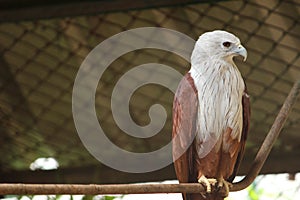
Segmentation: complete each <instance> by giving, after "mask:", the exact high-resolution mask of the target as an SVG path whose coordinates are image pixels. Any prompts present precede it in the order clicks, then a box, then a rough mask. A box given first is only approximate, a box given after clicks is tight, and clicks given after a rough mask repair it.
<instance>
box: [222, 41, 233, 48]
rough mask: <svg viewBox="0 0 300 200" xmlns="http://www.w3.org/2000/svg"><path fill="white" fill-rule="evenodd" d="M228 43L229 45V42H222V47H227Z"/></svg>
mask: <svg viewBox="0 0 300 200" xmlns="http://www.w3.org/2000/svg"><path fill="white" fill-rule="evenodd" d="M230 45H231V43H230V42H223V46H224V47H227V48H228V47H230Z"/></svg>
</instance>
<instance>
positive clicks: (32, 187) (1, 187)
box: [0, 80, 300, 195]
mask: <svg viewBox="0 0 300 200" xmlns="http://www.w3.org/2000/svg"><path fill="white" fill-rule="evenodd" d="M299 92H300V80H299V81H297V82H296V83H295V84H294V87H293V88H292V90H291V92H290V93H289V95H288V97H287V98H286V100H285V102H284V104H283V106H282V108H281V110H280V111H279V114H278V116H277V117H276V119H275V121H274V123H273V126H272V127H271V130H270V131H269V133H268V135H267V137H266V138H265V140H264V142H263V144H262V146H261V148H260V149H259V151H258V153H257V156H256V158H255V160H254V162H253V164H252V166H251V169H250V172H249V173H248V175H247V176H246V177H245V178H244V179H243V180H242V181H240V182H238V183H234V184H233V186H232V188H230V191H238V190H242V189H244V188H246V187H247V186H249V185H250V184H251V183H252V182H253V180H254V179H255V177H256V176H257V175H258V173H259V171H260V170H261V168H262V166H263V164H264V162H265V161H266V159H267V157H268V155H269V153H270V151H271V148H272V146H273V144H274V142H275V140H276V138H277V137H278V135H279V133H280V131H281V129H282V127H283V125H284V123H285V121H286V119H287V117H288V114H289V112H290V111H291V109H292V106H293V105H294V103H295V102H296V99H297V96H298V95H299ZM204 191H205V187H204V186H203V185H201V184H198V183H186V184H117V185H75V184H0V194H2V195H7V194H31V195H34V194H85V195H96V194H148V193H182V192H186V193H203V192H204Z"/></svg>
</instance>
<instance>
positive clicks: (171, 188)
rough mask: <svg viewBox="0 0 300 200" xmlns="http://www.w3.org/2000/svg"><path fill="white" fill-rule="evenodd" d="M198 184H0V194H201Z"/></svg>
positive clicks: (202, 187)
mask: <svg viewBox="0 0 300 200" xmlns="http://www.w3.org/2000/svg"><path fill="white" fill-rule="evenodd" d="M203 191H205V188H204V186H203V185H201V184H199V183H185V184H116V185H113V184H111V185H110V184H108V185H79V184H77V185H76V184H0V194H2V195H7V194H23V195H24V194H31V195H32V194H85V195H96V194H150V193H182V192H188V193H202V192H203Z"/></svg>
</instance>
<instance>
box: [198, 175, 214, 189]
mask: <svg viewBox="0 0 300 200" xmlns="http://www.w3.org/2000/svg"><path fill="white" fill-rule="evenodd" d="M198 182H199V183H201V184H204V185H205V186H206V192H207V193H211V191H212V190H211V186H212V185H213V186H214V185H215V184H216V183H217V182H218V181H217V179H215V178H206V177H205V176H204V175H202V176H201V177H200V178H199V179H198Z"/></svg>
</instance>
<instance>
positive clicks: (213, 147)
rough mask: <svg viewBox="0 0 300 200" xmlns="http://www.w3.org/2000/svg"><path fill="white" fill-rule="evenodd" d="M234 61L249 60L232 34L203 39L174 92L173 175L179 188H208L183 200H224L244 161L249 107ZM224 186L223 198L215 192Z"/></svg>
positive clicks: (215, 33) (219, 33) (208, 35)
mask: <svg viewBox="0 0 300 200" xmlns="http://www.w3.org/2000/svg"><path fill="white" fill-rule="evenodd" d="M235 56H242V57H243V58H244V61H245V60H246V58H247V51H246V49H245V48H244V47H243V46H242V45H241V42H240V40H239V38H237V37H236V36H235V35H233V34H231V33H229V32H226V31H222V30H215V31H212V32H206V33H204V34H202V35H201V36H200V37H199V39H198V40H197V42H196V44H195V47H194V50H193V52H192V56H191V68H190V70H189V71H188V73H187V74H186V75H185V76H184V77H183V79H182V80H181V82H180V83H179V86H178V88H177V91H176V93H175V97H174V102H173V131H172V137H173V158H174V166H175V171H176V175H177V178H178V180H179V182H180V183H196V182H199V183H201V184H203V185H204V186H205V187H206V193H205V194H186V193H183V194H182V195H183V199H184V200H202V199H203V200H204V199H205V200H221V199H224V198H225V197H226V196H228V193H229V186H230V184H231V183H232V181H233V179H234V177H235V176H236V173H237V170H238V167H239V165H240V162H241V159H242V157H243V154H244V148H245V141H246V138H247V132H248V128H249V118H250V103H249V96H248V94H247V90H246V86H245V83H244V80H243V78H242V76H241V73H240V71H239V70H238V68H237V66H236V65H235V63H234V61H233V57H235ZM175 138H177V139H176V140H174V139H175ZM222 187H225V189H226V194H221V193H220V192H215V191H218V189H220V188H222ZM212 189H213V190H212Z"/></svg>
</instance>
